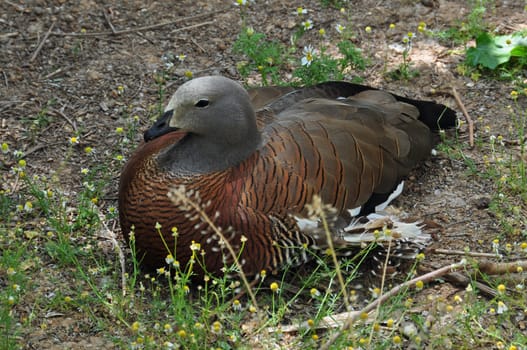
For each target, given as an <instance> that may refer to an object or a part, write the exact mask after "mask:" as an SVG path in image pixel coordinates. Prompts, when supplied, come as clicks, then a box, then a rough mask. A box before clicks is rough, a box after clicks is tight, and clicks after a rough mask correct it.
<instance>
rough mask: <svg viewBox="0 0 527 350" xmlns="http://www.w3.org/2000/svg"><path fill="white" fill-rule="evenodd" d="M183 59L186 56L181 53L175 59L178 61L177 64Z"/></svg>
mask: <svg viewBox="0 0 527 350" xmlns="http://www.w3.org/2000/svg"><path fill="white" fill-rule="evenodd" d="M185 58H187V55H184V54H182V53H181V54H179V55H178V56H177V59H178V60H179V62H183V61H184V60H185Z"/></svg>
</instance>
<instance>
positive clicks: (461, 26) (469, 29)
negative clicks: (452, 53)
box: [432, 0, 490, 45]
mask: <svg viewBox="0 0 527 350" xmlns="http://www.w3.org/2000/svg"><path fill="white" fill-rule="evenodd" d="M471 2H472V10H471V11H470V14H469V15H468V16H467V18H466V21H464V22H459V23H457V25H456V26H454V27H452V28H449V29H447V30H444V31H438V32H435V33H433V34H432V35H433V36H435V37H437V38H439V39H441V40H443V41H448V42H451V43H453V44H455V45H461V44H465V43H466V42H467V41H469V40H471V39H473V38H476V37H477V36H479V35H480V34H481V33H483V32H485V31H486V30H487V24H486V23H485V22H484V21H482V17H483V15H484V14H485V12H486V11H487V8H486V5H487V3H488V2H490V1H489V0H476V1H471Z"/></svg>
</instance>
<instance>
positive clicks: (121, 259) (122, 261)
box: [97, 210, 126, 297]
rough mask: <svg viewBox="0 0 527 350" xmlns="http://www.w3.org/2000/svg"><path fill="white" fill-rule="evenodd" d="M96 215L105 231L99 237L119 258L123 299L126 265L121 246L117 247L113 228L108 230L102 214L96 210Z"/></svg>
mask: <svg viewBox="0 0 527 350" xmlns="http://www.w3.org/2000/svg"><path fill="white" fill-rule="evenodd" d="M97 213H98V215H99V220H100V221H101V223H102V225H103V228H104V231H106V234H101V237H103V238H107V239H109V240H110V242H112V245H113V247H114V249H115V251H116V252H117V255H118V256H119V264H120V265H121V289H122V292H123V297H124V296H126V264H125V259H124V253H123V250H122V249H121V246H120V245H119V242H118V241H117V239H116V238H115V231H114V230H115V227H114V230H110V228H109V227H108V225H106V219H105V217H104V215H103V214H102V212H101V211H100V210H97Z"/></svg>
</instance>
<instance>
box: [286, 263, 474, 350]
mask: <svg viewBox="0 0 527 350" xmlns="http://www.w3.org/2000/svg"><path fill="white" fill-rule="evenodd" d="M464 266H465V262H462V263H456V264H451V265H448V266H444V267H442V268H440V269H437V270H434V271H432V272H429V273H426V274H424V275H421V276H419V277H416V278H414V279H412V280H409V281H406V282H404V283H403V284H400V285H398V286H396V287H394V288H392V289H391V290H389V291H388V292H387V293H385V294H383V295H382V296H380V297H379V298H377V299H375V300H374V301H373V302H371V303H370V304H368V305H366V306H365V307H364V308H363V309H362V310H358V311H349V312H343V313H340V314H337V315H332V316H326V317H324V318H323V319H322V321H321V322H320V324H319V328H336V327H338V326H340V325H342V322H343V321H345V323H344V325H342V328H341V331H340V332H342V331H343V330H345V329H346V328H348V327H349V326H350V325H351V323H353V321H355V320H356V319H357V318H359V317H360V315H361V314H363V313H365V312H370V311H371V310H373V309H375V308H376V307H377V305H378V304H382V303H383V302H385V301H386V300H387V299H388V298H390V297H392V296H394V295H396V294H397V293H399V291H400V290H401V289H403V288H406V287H409V286H412V285H414V284H415V282H417V281H423V282H429V281H432V280H434V279H436V278H438V277H441V276H443V275H446V274H448V273H451V272H453V271H457V270H459V269H461V268H463V267H464ZM298 329H299V327H298V326H296V325H291V326H285V327H284V326H282V327H281V328H280V330H281V331H282V332H296V331H297V330H298ZM340 332H338V333H340ZM337 337H338V334H337V335H336V336H334V337H332V339H331V340H330V343H326V344H325V346H326V348H327V347H328V346H329V345H331V343H332V342H334V341H335V339H336V338H337ZM333 338H334V339H333ZM322 348H324V347H321V349H322Z"/></svg>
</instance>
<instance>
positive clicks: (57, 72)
mask: <svg viewBox="0 0 527 350" xmlns="http://www.w3.org/2000/svg"><path fill="white" fill-rule="evenodd" d="M60 73H62V68H59V69H57V70H55V71H53V72H51V73H49V74H47V75H46V76H44V77H43V78H42V79H43V80H48V79H50V78H51V77H54V76H55V75H57V74H60Z"/></svg>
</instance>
